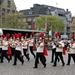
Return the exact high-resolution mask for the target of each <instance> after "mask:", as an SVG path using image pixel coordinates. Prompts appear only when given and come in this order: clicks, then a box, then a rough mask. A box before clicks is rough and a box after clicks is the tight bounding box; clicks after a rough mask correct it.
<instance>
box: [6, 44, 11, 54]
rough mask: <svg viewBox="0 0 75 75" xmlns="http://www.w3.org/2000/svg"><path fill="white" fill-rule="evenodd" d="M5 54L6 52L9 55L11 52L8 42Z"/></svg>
mask: <svg viewBox="0 0 75 75" xmlns="http://www.w3.org/2000/svg"><path fill="white" fill-rule="evenodd" d="M7 54H8V55H11V54H12V52H11V48H10V44H8V51H7Z"/></svg>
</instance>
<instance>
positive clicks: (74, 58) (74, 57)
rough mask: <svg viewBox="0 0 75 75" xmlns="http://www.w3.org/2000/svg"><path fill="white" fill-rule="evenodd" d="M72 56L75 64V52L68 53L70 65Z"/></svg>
mask: <svg viewBox="0 0 75 75" xmlns="http://www.w3.org/2000/svg"><path fill="white" fill-rule="evenodd" d="M71 57H72V58H73V61H74V64H75V54H68V62H67V64H68V65H70V62H71Z"/></svg>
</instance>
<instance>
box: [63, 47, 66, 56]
mask: <svg viewBox="0 0 75 75" xmlns="http://www.w3.org/2000/svg"><path fill="white" fill-rule="evenodd" d="M62 53H63V54H64V55H66V48H65V47H63V52H62Z"/></svg>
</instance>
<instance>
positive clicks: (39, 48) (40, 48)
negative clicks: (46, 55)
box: [37, 42, 44, 53]
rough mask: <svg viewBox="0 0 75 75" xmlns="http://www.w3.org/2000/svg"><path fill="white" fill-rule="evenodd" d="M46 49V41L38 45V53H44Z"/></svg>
mask: <svg viewBox="0 0 75 75" xmlns="http://www.w3.org/2000/svg"><path fill="white" fill-rule="evenodd" d="M43 49H44V42H42V43H40V45H39V46H38V47H37V53H39V52H40V53H43Z"/></svg>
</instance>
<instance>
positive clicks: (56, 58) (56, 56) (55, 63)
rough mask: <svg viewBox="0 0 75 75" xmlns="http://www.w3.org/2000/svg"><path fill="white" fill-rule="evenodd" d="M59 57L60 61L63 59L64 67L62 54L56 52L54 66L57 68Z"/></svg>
mask: <svg viewBox="0 0 75 75" xmlns="http://www.w3.org/2000/svg"><path fill="white" fill-rule="evenodd" d="M58 56H59V57H60V59H61V62H62V65H63V64H64V60H63V56H62V52H56V55H55V61H54V65H55V66H56V65H57V60H58Z"/></svg>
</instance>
